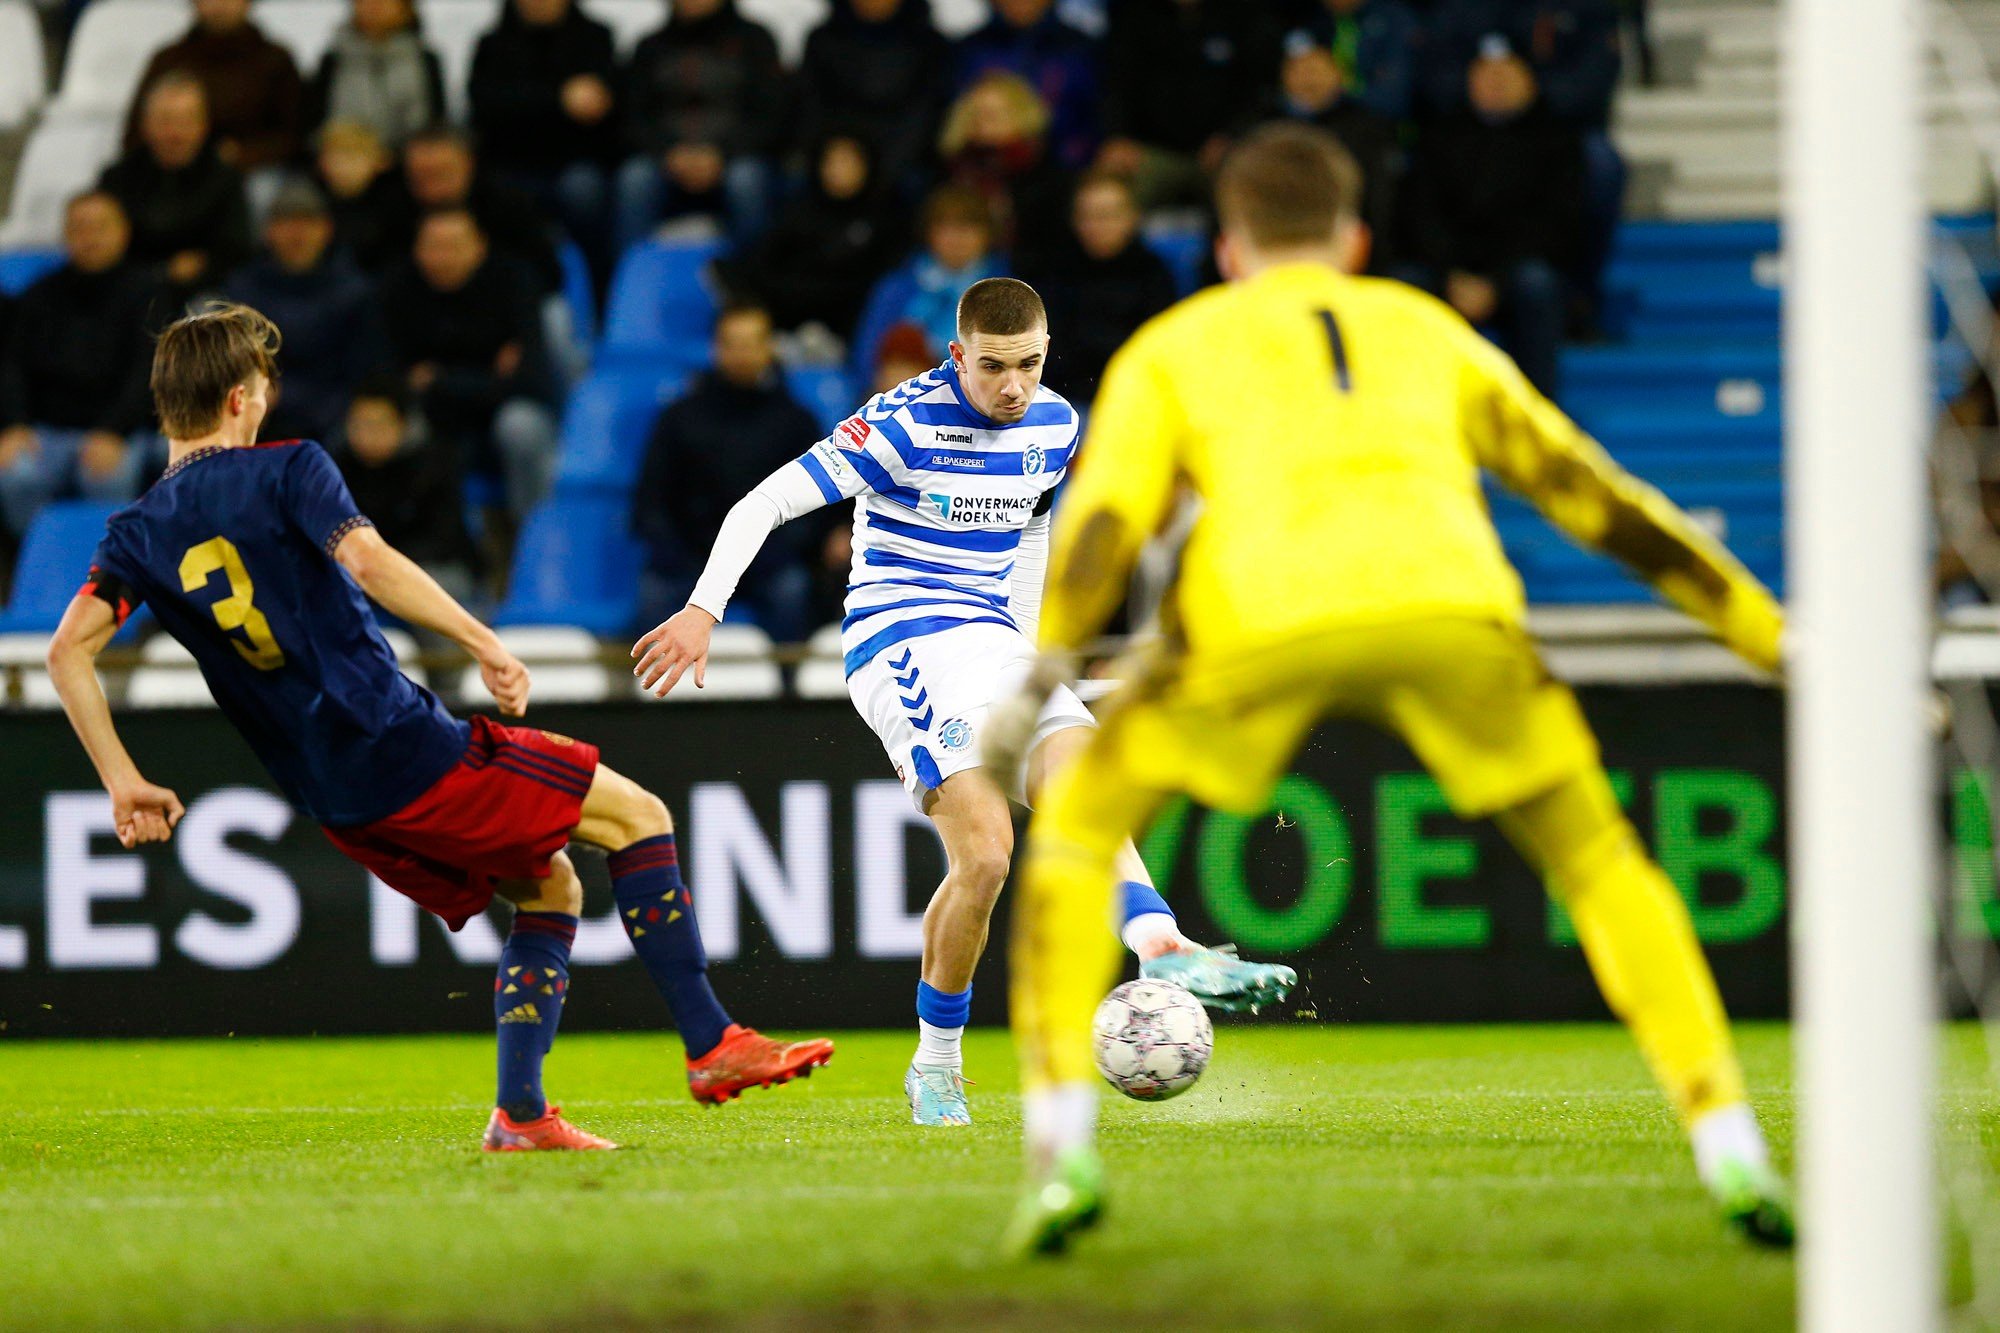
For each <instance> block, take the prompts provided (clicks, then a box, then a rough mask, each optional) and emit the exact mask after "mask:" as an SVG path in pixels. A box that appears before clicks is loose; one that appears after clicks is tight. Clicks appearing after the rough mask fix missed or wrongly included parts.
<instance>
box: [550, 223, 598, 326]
mask: <svg viewBox="0 0 2000 1333" xmlns="http://www.w3.org/2000/svg"><path fill="white" fill-rule="evenodd" d="M556 257H557V258H558V259H560V260H561V261H562V276H563V300H564V301H565V302H566V303H567V304H568V305H569V313H570V321H571V323H572V324H573V325H574V326H575V330H576V337H577V341H579V342H581V343H582V344H583V345H584V346H585V347H589V346H590V345H591V344H592V343H593V342H595V341H597V298H596V296H594V295H593V294H592V293H591V286H590V265H589V264H588V263H586V262H585V260H584V257H583V251H582V250H579V249H578V248H577V245H576V242H575V241H571V240H565V241H564V242H563V243H562V246H561V248H560V249H558V250H557V251H556Z"/></svg>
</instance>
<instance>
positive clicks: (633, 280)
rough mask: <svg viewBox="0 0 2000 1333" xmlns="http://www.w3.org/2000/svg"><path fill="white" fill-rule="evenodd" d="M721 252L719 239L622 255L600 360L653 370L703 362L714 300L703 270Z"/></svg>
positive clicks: (639, 248) (651, 246)
mask: <svg viewBox="0 0 2000 1333" xmlns="http://www.w3.org/2000/svg"><path fill="white" fill-rule="evenodd" d="M720 250H721V243H720V242H717V241H703V242H698V243H693V244H690V243H686V242H674V243H671V244H670V243H665V242H660V241H647V242H645V243H644V244H642V245H635V246H633V247H632V248H631V249H630V250H628V251H626V252H625V257H624V258H623V259H621V260H620V261H619V262H618V272H617V273H616V275H615V276H613V278H612V280H611V295H610V298H609V299H608V300H607V301H606V303H605V304H606V309H605V312H604V339H603V345H602V347H601V348H600V349H599V354H600V357H601V358H602V359H603V360H606V361H612V362H616V363H618V364H624V365H650V366H653V367H655V368H659V367H660V366H662V365H663V364H664V363H672V364H674V365H676V366H678V367H680V368H681V369H687V368H690V367H693V366H697V365H702V364H704V363H706V362H707V360H708V344H709V336H710V334H711V332H712V331H713V329H714V325H715V315H716V299H715V293H714V291H713V290H712V289H711V286H710V281H709V279H708V277H707V276H706V274H705V273H704V270H705V269H706V268H707V266H708V263H709V261H710V260H712V259H714V258H715V256H716V254H717V253H718V252H719V251H720Z"/></svg>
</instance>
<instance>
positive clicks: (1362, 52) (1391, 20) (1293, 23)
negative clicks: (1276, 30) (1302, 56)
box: [1288, 0, 1423, 120]
mask: <svg viewBox="0 0 2000 1333" xmlns="http://www.w3.org/2000/svg"><path fill="white" fill-rule="evenodd" d="M1288 25H1289V27H1288V30H1289V31H1297V30H1299V29H1304V30H1305V31H1307V32H1309V33H1311V34H1312V35H1313V36H1314V37H1315V38H1316V39H1318V41H1319V42H1320V43H1321V44H1323V45H1324V46H1325V47H1326V49H1327V51H1328V53H1329V54H1331V55H1332V57H1333V59H1334V62H1335V64H1336V65H1337V66H1338V67H1339V73H1340V84H1341V87H1342V88H1344V89H1345V90H1346V91H1347V94H1348V96H1349V97H1351V98H1353V99H1355V100H1357V101H1359V102H1360V103H1361V104H1362V105H1363V106H1366V107H1367V108H1368V109H1369V110H1370V111H1373V112H1374V113H1375V114H1376V115H1378V116H1380V117H1382V118H1383V119H1384V120H1408V119H1409V118H1410V116H1411V115H1412V113H1413V111H1414V109H1415V107H1416V101H1417V59H1418V52H1419V50H1420V48H1421V43H1422V41H1423V35H1422V30H1421V28H1420V26H1419V24H1418V22H1417V16H1416V15H1415V14H1414V13H1412V12H1411V10H1410V8H1409V6H1408V5H1405V4H1404V3H1402V0H1293V3H1292V9H1291V13H1290V15H1289V16H1288Z"/></svg>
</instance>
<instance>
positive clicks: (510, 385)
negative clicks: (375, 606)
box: [382, 208, 556, 519]
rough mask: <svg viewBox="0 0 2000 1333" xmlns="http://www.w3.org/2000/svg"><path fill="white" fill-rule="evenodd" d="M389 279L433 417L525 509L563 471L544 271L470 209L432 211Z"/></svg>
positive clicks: (470, 461) (510, 503) (396, 328)
mask: <svg viewBox="0 0 2000 1333" xmlns="http://www.w3.org/2000/svg"><path fill="white" fill-rule="evenodd" d="M411 258H412V262H411V263H410V264H408V265H406V266H404V267H402V268H401V269H399V270H398V271H397V272H395V273H394V274H392V275H391V276H390V277H389V279H388V280H387V281H386V282H385V283H384V285H383V293H382V307H383V314H384V317H385V318H386V320H387V323H388V329H389V341H390V345H391V347H392V349H393V350H394V352H395V355H396V360H397V365H398V366H399V368H400V369H401V371H402V373H403V376H404V382H405V383H406V384H408V385H409V388H410V391H411V392H412V393H413V394H414V395H415V396H416V398H417V400H418V401H419V402H420V403H421V404H422V405H423V411H424V416H425V419H427V420H428V421H429V422H430V424H431V428H432V429H433V430H434V431H436V432H437V433H438V436H439V438H440V439H441V440H444V441H446V442H448V443H450V444H451V445H453V446H454V447H455V448H456V449H457V450H458V451H459V452H458V455H457V456H458V457H459V458H460V459H461V460H464V462H465V464H466V469H467V471H468V472H482V473H486V474H489V475H498V476H499V477H500V478H501V480H502V481H503V482H504V484H505V487H506V493H507V508H508V511H509V512H510V513H511V514H512V515H513V516H514V517H515V518H516V519H522V518H526V517H527V515H528V512H529V511H530V510H532V509H533V508H534V507H535V505H536V504H538V503H540V501H541V499H542V497H543V496H544V495H546V494H548V490H549V485H550V483H551V482H552V481H553V480H554V477H555V451H556V428H555V417H554V414H553V410H552V409H553V406H554V400H555V389H554V376H553V374H552V373H551V370H550V368H549V365H548V358H547V354H546V352H545V350H544V347H543V343H542V324H541V312H540V310H539V308H538V302H537V300H536V297H535V291H534V281H533V279H532V277H530V276H529V275H528V274H526V273H525V272H523V271H522V270H521V269H520V267H519V266H518V265H517V264H516V263H515V262H514V261H512V260H510V259H508V258H507V257H505V256H501V255H495V254H493V253H491V251H490V250H489V248H488V246H487V243H486V237H485V234H484V233H483V232H481V231H480V229H479V222H478V220H477V219H476V218H474V217H473V215H472V214H471V213H470V212H469V211H467V210H466V209H463V208H454V209H445V210H443V211H440V212H436V213H432V214H430V215H429V216H427V217H426V218H425V219H424V220H423V223H422V224H421V225H420V226H419V227H418V228H417V239H416V245H415V247H414V248H413V251H412V256H411Z"/></svg>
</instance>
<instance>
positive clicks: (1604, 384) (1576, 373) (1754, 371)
mask: <svg viewBox="0 0 2000 1333" xmlns="http://www.w3.org/2000/svg"><path fill="white" fill-rule="evenodd" d="M1782 358H1783V353H1782V351H1781V349H1780V347H1779V344H1778V341H1777V339H1776V338H1775V337H1773V338H1757V339H1750V340H1745V341H1737V342H1723V341H1714V340H1710V339H1702V340H1700V341H1698V342H1665V343H1659V342H1652V343H1642V344H1637V345H1632V346H1606V347H1571V348H1567V349H1565V350H1564V351H1563V354H1562V387H1563V392H1564V394H1565V395H1567V394H1570V393H1573V392H1576V391H1580V390H1584V389H1594V388H1604V389H1628V388H1656V387H1657V388H1676V387H1683V386H1686V385H1689V384H1696V385H1707V386H1709V387H1710V388H1713V386H1714V385H1716V384H1717V383H1719V382H1721V381H1723V380H1727V379H1747V380H1756V381H1758V382H1759V383H1761V384H1763V385H1765V386H1766V387H1768V388H1775V387H1776V386H1777V384H1778V383H1779V381H1780V379H1781V378H1782V374H1781V371H1780V365H1781V362H1782Z"/></svg>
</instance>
